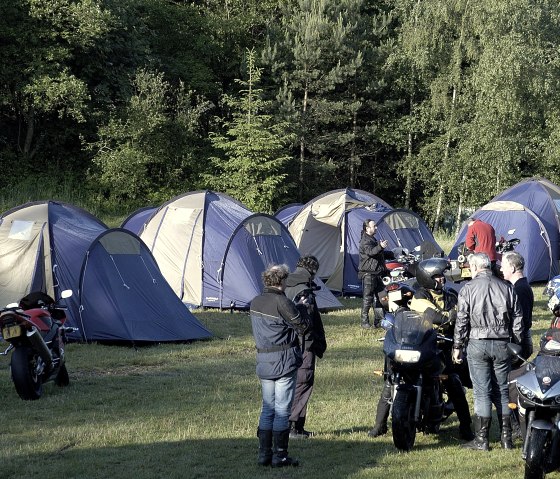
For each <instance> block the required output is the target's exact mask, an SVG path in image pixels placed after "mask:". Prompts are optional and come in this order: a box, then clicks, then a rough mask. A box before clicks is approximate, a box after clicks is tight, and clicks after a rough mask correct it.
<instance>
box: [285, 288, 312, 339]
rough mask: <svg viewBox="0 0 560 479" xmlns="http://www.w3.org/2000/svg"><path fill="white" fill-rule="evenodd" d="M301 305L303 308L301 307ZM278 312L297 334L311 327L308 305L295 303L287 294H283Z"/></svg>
mask: <svg viewBox="0 0 560 479" xmlns="http://www.w3.org/2000/svg"><path fill="white" fill-rule="evenodd" d="M300 307H301V309H300ZM278 313H279V314H280V316H281V317H282V318H283V319H284V321H286V323H288V324H289V325H290V326H291V327H292V328H293V329H295V331H296V332H297V334H300V335H301V334H304V333H305V332H306V331H307V329H308V328H309V316H308V314H307V306H305V305H299V306H297V305H295V304H294V302H293V301H290V300H289V299H288V298H286V296H284V295H282V298H281V299H280V302H279V305H278Z"/></svg>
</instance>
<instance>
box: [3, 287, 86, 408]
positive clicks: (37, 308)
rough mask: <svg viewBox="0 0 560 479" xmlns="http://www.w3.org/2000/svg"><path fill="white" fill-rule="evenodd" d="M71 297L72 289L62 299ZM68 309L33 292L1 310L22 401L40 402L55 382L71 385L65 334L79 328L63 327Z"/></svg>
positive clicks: (4, 354) (13, 374) (43, 295)
mask: <svg viewBox="0 0 560 479" xmlns="http://www.w3.org/2000/svg"><path fill="white" fill-rule="evenodd" d="M70 296H72V291H71V290H65V291H63V292H62V293H61V298H62V299H64V298H69V297H70ZM65 309H66V308H65V307H63V306H60V305H58V304H57V303H56V302H55V301H54V300H53V299H52V298H51V297H50V296H48V295H47V294H45V293H42V292H34V293H30V294H28V295H27V296H25V297H24V298H22V299H21V301H20V302H19V304H17V303H15V304H9V305H7V306H6V308H4V309H2V310H1V311H0V331H1V332H2V337H3V339H4V340H5V341H7V342H8V343H10V345H9V346H8V348H7V349H6V350H5V351H4V352H3V353H0V354H1V355H3V356H6V355H7V354H8V353H9V352H10V351H13V352H12V356H11V361H10V370H11V376H12V380H13V382H14V386H15V388H16V391H17V393H18V395H19V397H20V398H21V399H25V400H34V399H39V398H40V397H41V395H42V394H43V383H45V382H47V381H51V380H53V381H54V383H55V384H56V385H57V386H61V387H62V386H68V384H69V383H70V378H69V376H68V371H67V369H66V364H65V356H64V345H65V343H66V333H69V332H74V331H76V330H77V328H70V327H66V326H64V322H65V321H66V314H65V313H64V310H65Z"/></svg>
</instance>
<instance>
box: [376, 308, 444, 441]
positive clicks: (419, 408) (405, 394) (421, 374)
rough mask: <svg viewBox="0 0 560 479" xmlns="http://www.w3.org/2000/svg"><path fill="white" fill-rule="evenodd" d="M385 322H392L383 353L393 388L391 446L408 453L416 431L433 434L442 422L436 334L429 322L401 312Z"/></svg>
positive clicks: (409, 313)
mask: <svg viewBox="0 0 560 479" xmlns="http://www.w3.org/2000/svg"><path fill="white" fill-rule="evenodd" d="M389 318H391V319H389ZM386 322H392V325H391V327H389V328H387V333H386V335H385V340H384V342H383V352H384V353H385V355H386V357H387V360H388V361H387V362H388V368H389V371H388V373H389V379H390V382H391V384H392V385H393V386H394V398H393V406H392V430H393V442H394V444H395V447H397V449H401V450H403V451H409V450H410V449H412V447H413V446H414V441H415V439H416V431H417V430H418V431H422V432H424V433H427V434H429V433H436V432H438V431H439V425H440V424H441V422H442V421H443V420H444V418H445V414H444V409H445V401H444V399H443V388H442V386H441V380H440V379H441V378H440V372H441V360H440V352H439V348H438V334H437V331H436V330H435V329H434V328H433V325H432V323H431V321H429V320H426V319H424V318H423V317H422V316H420V315H419V314H417V313H416V312H414V311H409V310H406V309H404V308H402V309H399V310H397V311H396V312H395V314H394V316H393V317H391V316H390V315H388V318H386Z"/></svg>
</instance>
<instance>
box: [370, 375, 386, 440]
mask: <svg viewBox="0 0 560 479" xmlns="http://www.w3.org/2000/svg"><path fill="white" fill-rule="evenodd" d="M390 410H391V385H390V384H388V383H385V384H384V386H383V391H381V397H380V398H379V402H378V403H377V412H376V413H375V425H374V426H373V429H371V430H370V431H369V432H368V436H370V437H378V436H382V435H383V434H386V433H387V419H388V418H389V411H390Z"/></svg>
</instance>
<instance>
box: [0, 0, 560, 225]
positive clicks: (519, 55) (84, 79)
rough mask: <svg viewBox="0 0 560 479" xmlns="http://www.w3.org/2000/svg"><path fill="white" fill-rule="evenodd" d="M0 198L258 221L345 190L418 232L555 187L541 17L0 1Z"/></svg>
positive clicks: (554, 137) (523, 5)
mask: <svg viewBox="0 0 560 479" xmlns="http://www.w3.org/2000/svg"><path fill="white" fill-rule="evenodd" d="M0 54H1V63H0V65H1V69H0V166H1V168H2V173H3V174H2V177H1V179H0V194H1V193H6V192H7V191H9V190H10V189H13V188H14V187H15V186H14V185H18V184H19V183H20V182H21V181H22V178H32V179H33V181H38V180H40V179H41V178H50V179H52V178H56V176H57V175H60V172H65V178H66V181H68V182H70V184H71V185H73V187H75V188H79V189H80V191H82V192H85V194H87V195H88V196H89V197H90V198H92V199H96V201H99V202H105V203H107V204H117V205H120V207H122V208H123V209H124V208H128V209H132V208H134V207H138V206H144V205H147V204H152V205H155V204H160V203H161V202H163V201H166V200H168V199H170V198H171V197H172V196H173V195H176V194H179V193H182V192H187V191H193V190H197V189H205V188H211V189H214V190H217V191H222V192H225V193H228V194H230V195H231V196H233V197H235V198H237V199H238V200H240V201H242V202H243V203H245V204H246V205H247V206H248V207H249V208H251V209H253V210H255V211H264V212H273V211H274V210H275V209H277V208H278V207H280V206H282V205H284V204H287V203H293V202H305V201H307V200H309V199H311V198H312V197H314V196H316V195H317V194H320V193H323V192H325V191H328V190H331V189H335V188H343V187H347V186H349V187H353V188H359V189H363V190H367V191H370V192H373V193H375V194H377V195H379V196H381V197H382V198H383V199H385V200H386V201H388V202H389V203H391V204H393V205H395V206H403V207H409V208H412V209H414V210H416V211H418V212H419V213H421V214H422V215H423V216H424V217H425V218H426V219H427V220H428V221H429V222H430V224H432V225H441V224H444V223H445V222H446V221H449V219H453V218H457V217H461V216H462V215H463V214H464V212H465V211H466V210H469V209H472V208H473V207H477V206H479V205H481V204H482V203H484V202H486V201H488V200H489V199H490V198H491V197H492V196H494V195H495V194H496V193H497V192H499V191H501V190H503V189H504V188H505V187H507V186H509V185H511V184H513V183H515V182H516V181H518V180H519V179H521V178H523V177H528V176H545V177H547V178H549V179H551V180H552V181H555V182H558V181H559V180H560V172H559V171H558V168H557V165H559V164H560V122H559V119H560V72H559V67H560V5H559V4H558V2H556V1H552V0H550V1H547V0H536V1H535V0H531V1H529V0H495V1H494V2H473V1H472V0H447V1H444V0H377V1H374V0H205V1H203V0H201V1H179V0H176V1H171V0H168V1H164V0H3V1H2V2H1V4H0Z"/></svg>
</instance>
